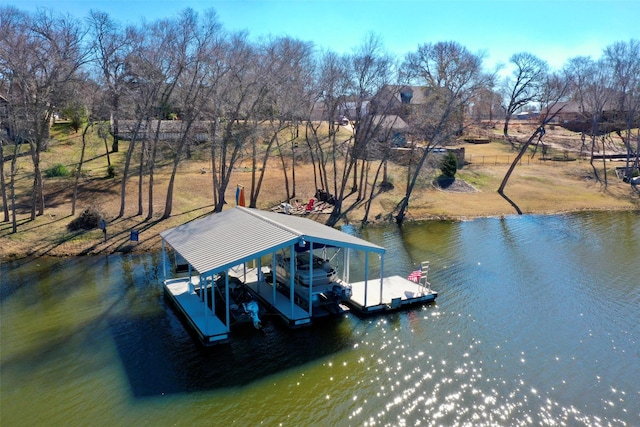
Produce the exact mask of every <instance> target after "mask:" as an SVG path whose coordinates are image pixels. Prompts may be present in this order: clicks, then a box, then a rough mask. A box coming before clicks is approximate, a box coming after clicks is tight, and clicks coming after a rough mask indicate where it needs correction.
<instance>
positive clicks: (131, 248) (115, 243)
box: [0, 206, 640, 262]
mask: <svg viewBox="0 0 640 427" xmlns="http://www.w3.org/2000/svg"><path fill="white" fill-rule="evenodd" d="M416 209H419V208H416ZM602 211H609V212H617V211H637V212H639V213H640V209H639V208H638V207H633V206H619V207H591V208H586V209H573V210H567V209H557V210H546V211H539V212H526V213H525V215H564V214H572V213H579V212H602ZM356 212H357V211H356ZM209 214H212V212H211V211H209V212H208V213H207V212H202V215H199V216H206V215H209ZM514 216H518V215H517V213H515V212H513V211H507V210H505V211H503V212H499V213H498V212H494V213H491V214H484V215H480V214H479V215H451V214H426V215H424V216H415V215H413V214H412V213H411V211H410V212H409V214H408V215H407V217H406V220H405V222H406V223H415V222H422V221H473V220H477V219H481V218H504V217H514ZM305 217H306V218H309V219H311V220H315V221H319V222H321V223H324V222H325V221H326V218H327V217H328V214H326V213H311V214H308V215H305ZM385 217H388V215H382V213H381V212H378V213H376V214H375V215H373V216H372V219H371V221H369V222H368V223H367V224H366V226H367V227H376V226H381V225H384V224H389V223H393V221H392V220H390V219H388V218H385ZM68 219H69V220H70V219H71V217H70V216H69V217H68ZM131 221H132V219H131V218H129V219H126V220H123V221H122V222H121V224H122V225H123V226H124V225H125V224H127V223H130V224H131V225H133V227H131V228H129V227H127V226H124V227H117V228H116V227H108V236H107V241H106V242H105V241H104V239H103V234H102V231H100V230H87V231H83V232H80V233H74V234H73V235H72V234H71V233H70V234H69V235H68V236H67V238H66V239H63V240H61V239H60V238H59V237H55V238H53V237H52V238H50V239H46V238H44V239H43V238H40V239H39V242H38V244H37V245H33V246H32V245H29V244H25V245H11V247H9V248H8V247H5V246H4V245H3V247H2V248H1V249H0V260H1V261H2V262H5V261H11V260H19V259H31V258H38V257H42V256H53V257H75V256H98V255H112V254H123V253H134V254H135V253H137V254H139V253H152V252H158V251H160V250H161V249H162V243H161V239H160V235H159V233H160V232H162V231H164V230H166V229H169V228H172V227H175V226H177V225H180V224H179V223H177V222H176V221H169V220H165V221H158V222H149V223H147V225H146V226H145V225H144V222H142V221H140V220H138V221H134V222H133V223H132V222H131ZM170 224H172V225H170ZM345 224H358V225H361V224H362V222H361V221H360V219H356V218H355V217H354V216H353V215H348V216H347V218H345V219H343V220H342V221H340V222H339V224H338V227H339V226H340V225H345ZM109 228H113V230H110V229H109ZM131 230H137V231H138V239H139V240H138V241H132V240H131V233H130V231H131ZM79 236H83V237H84V238H83V239H82V240H81V241H77V242H76V241H74V237H79Z"/></svg>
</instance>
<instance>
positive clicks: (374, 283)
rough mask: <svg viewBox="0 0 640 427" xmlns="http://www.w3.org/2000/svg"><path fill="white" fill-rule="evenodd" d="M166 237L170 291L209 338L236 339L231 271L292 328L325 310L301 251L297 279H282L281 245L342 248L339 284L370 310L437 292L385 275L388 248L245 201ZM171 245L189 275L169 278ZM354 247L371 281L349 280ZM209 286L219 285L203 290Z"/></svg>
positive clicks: (355, 303)
mask: <svg viewBox="0 0 640 427" xmlns="http://www.w3.org/2000/svg"><path fill="white" fill-rule="evenodd" d="M160 236H161V238H162V250H163V271H164V283H163V287H164V292H165V295H166V296H167V297H168V298H169V299H170V300H171V302H172V303H173V304H174V305H175V306H176V307H177V309H178V311H179V312H181V314H182V315H183V316H184V317H185V318H186V320H187V323H188V324H189V325H190V327H191V328H192V329H194V330H195V332H196V333H197V335H198V336H199V338H200V341H201V342H202V343H204V344H205V345H211V344H216V343H220V342H225V341H227V340H228V339H229V335H230V333H231V320H230V304H232V301H231V300H230V280H229V279H230V277H232V278H237V279H239V281H240V282H241V283H242V284H243V286H244V287H246V289H247V290H248V291H249V292H250V293H251V294H252V296H253V297H254V298H255V299H257V300H259V301H260V302H261V303H262V304H264V305H265V306H266V307H267V308H268V309H269V310H271V311H272V312H273V313H275V314H277V315H279V316H280V317H281V318H282V319H283V320H284V321H285V323H286V324H287V325H289V326H290V327H301V326H305V325H309V324H311V323H312V321H313V319H314V318H315V317H317V316H318V315H319V314H320V313H319V311H320V310H319V309H318V308H317V307H316V306H314V304H313V302H312V301H313V299H312V297H315V296H316V295H315V294H314V285H313V283H309V284H307V285H306V286H302V285H300V284H297V283H296V281H295V280H294V271H295V268H296V266H295V264H294V258H295V257H293V256H290V258H291V261H290V267H289V268H290V271H289V273H290V274H289V277H290V279H289V283H284V284H283V283H282V282H281V281H279V282H277V281H276V274H275V271H276V265H275V263H276V261H275V260H276V253H277V252H278V251H281V252H282V251H286V252H288V253H289V254H293V253H295V252H299V251H305V250H308V251H311V252H313V251H314V250H318V249H320V248H327V247H330V248H338V249H339V250H341V251H342V255H343V258H342V269H341V277H340V278H339V279H337V280H336V282H335V283H336V284H339V286H343V287H345V288H347V289H348V290H349V292H348V297H349V300H348V301H345V302H346V303H347V304H348V305H349V306H350V307H351V309H352V310H357V311H360V312H362V313H370V312H375V311H380V310H381V309H389V308H400V307H402V306H405V305H409V304H413V303H417V302H423V301H424V302H428V301H430V300H431V301H432V300H433V299H435V296H436V295H437V293H435V292H432V291H431V290H430V289H429V291H428V292H427V291H425V290H424V289H423V287H422V288H421V287H420V286H418V285H416V284H415V283H413V282H410V281H408V280H405V279H403V278H400V277H398V276H395V277H391V278H384V254H385V249H384V248H383V247H381V246H378V245H375V244H373V243H370V242H367V241H365V240H363V239H360V238H359V237H356V236H352V235H350V234H347V233H344V232H342V231H340V230H337V229H334V228H331V227H328V226H326V225H323V224H320V223H318V222H315V221H312V220H310V219H307V218H302V217H298V216H294V215H285V214H280V213H275V212H270V211H262V210H258V209H251V208H245V207H240V206H238V207H234V208H231V209H229V210H226V211H223V212H220V213H216V214H211V215H208V216H206V217H203V218H199V219H196V220H194V221H191V222H189V223H186V224H183V225H180V226H178V227H175V228H172V229H169V230H166V231H163V232H162V233H160ZM169 250H170V251H173V252H174V254H175V255H176V256H179V257H180V258H181V259H183V260H184V261H185V262H186V264H187V271H186V272H184V273H182V274H183V277H177V278H169V268H168V262H167V259H168V256H167V254H166V252H167V251H169ZM352 251H359V252H360V251H363V252H364V281H361V282H358V283H354V284H353V286H352V285H351V284H350V282H349V273H350V271H349V270H350V269H349V265H350V262H351V260H350V258H351V253H352ZM371 254H373V255H377V256H378V257H379V260H380V262H379V265H377V266H376V267H379V269H380V274H379V276H376V277H374V278H370V277H369V256H370V255H371ZM269 257H270V258H269ZM358 262H362V258H360V259H359V260H358ZM263 263H264V264H263ZM319 285H320V284H318V285H316V288H319ZM415 286H418V288H419V289H418V288H414V287H415ZM214 287H215V289H216V291H215V292H214V291H213V289H214ZM207 289H211V292H202V290H205V291H206V290H207ZM315 290H317V289H315ZM216 294H217V295H218V297H217V298H218V301H217V302H218V304H219V303H220V302H221V301H220V297H222V300H223V301H224V309H223V310H215V307H216V302H215V301H212V300H213V299H215V298H216ZM208 298H209V299H211V300H209V301H208V300H207V299H208ZM398 298H399V299H398ZM211 307H214V308H211ZM314 310H315V312H314ZM221 311H222V312H221Z"/></svg>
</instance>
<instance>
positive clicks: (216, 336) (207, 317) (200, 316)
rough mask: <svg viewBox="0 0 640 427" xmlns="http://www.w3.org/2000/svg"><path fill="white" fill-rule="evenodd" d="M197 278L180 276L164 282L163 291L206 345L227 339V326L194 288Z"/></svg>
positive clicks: (197, 282)
mask: <svg viewBox="0 0 640 427" xmlns="http://www.w3.org/2000/svg"><path fill="white" fill-rule="evenodd" d="M199 282H200V281H199V278H198V277H197V276H195V277H191V278H189V277H182V278H178V279H171V280H167V281H165V282H164V293H165V295H166V296H167V297H168V298H169V300H170V301H171V302H172V303H173V305H174V306H175V307H176V308H177V309H178V311H179V312H180V313H181V314H182V317H183V318H184V319H185V320H186V321H187V323H189V326H190V327H191V329H192V330H193V331H194V332H195V333H196V335H198V338H199V339H200V342H202V344H204V345H206V346H210V345H214V344H222V343H226V342H228V341H229V328H228V327H227V326H226V325H225V324H224V323H222V321H221V320H220V319H218V317H216V314H215V313H214V312H213V311H212V310H211V309H210V308H209V307H208V306H207V304H204V303H203V302H202V300H201V299H200V296H199V295H198V294H197V293H196V292H195V288H196V287H198V286H200V283H199Z"/></svg>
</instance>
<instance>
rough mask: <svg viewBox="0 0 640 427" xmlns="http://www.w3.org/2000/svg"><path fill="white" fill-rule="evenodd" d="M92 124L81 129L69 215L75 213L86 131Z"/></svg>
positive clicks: (85, 143) (85, 144)
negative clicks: (78, 157)
mask: <svg viewBox="0 0 640 427" xmlns="http://www.w3.org/2000/svg"><path fill="white" fill-rule="evenodd" d="M92 125H93V123H91V122H89V123H87V125H86V126H85V127H84V130H83V131H82V149H81V150H80V161H79V162H78V169H77V171H76V180H75V183H74V185H73V198H72V199H71V216H73V215H75V214H76V201H77V200H78V182H79V181H80V175H82V165H83V163H84V152H85V149H86V147H87V131H88V130H89V128H90V127H91V126H92Z"/></svg>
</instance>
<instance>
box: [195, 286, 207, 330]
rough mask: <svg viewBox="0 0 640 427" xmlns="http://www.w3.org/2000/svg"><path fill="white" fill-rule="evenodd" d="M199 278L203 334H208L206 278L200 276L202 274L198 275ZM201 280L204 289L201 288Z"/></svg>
mask: <svg viewBox="0 0 640 427" xmlns="http://www.w3.org/2000/svg"><path fill="white" fill-rule="evenodd" d="M198 277H199V278H200V293H201V295H202V297H203V298H204V304H203V307H204V333H205V335H208V334H209V316H207V279H206V277H202V275H200V276H198ZM202 282H204V290H203V289H202Z"/></svg>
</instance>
